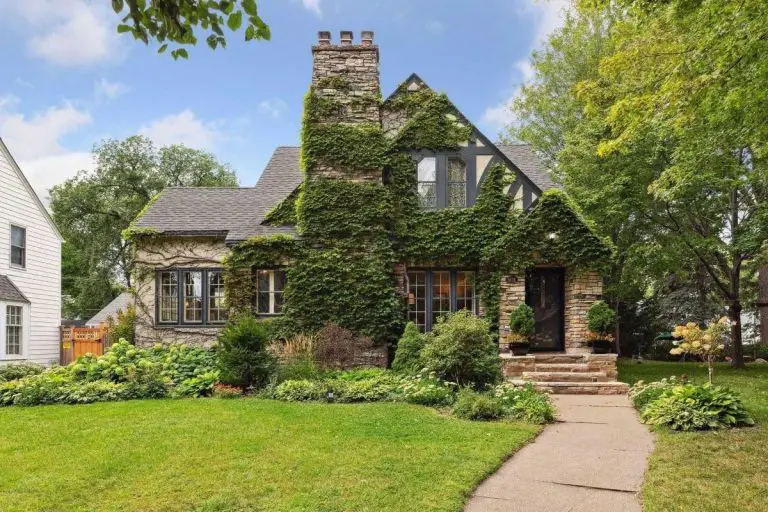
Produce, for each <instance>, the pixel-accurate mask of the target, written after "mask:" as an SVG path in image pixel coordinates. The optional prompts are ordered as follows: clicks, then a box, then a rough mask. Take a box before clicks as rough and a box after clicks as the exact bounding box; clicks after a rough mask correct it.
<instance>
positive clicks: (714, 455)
mask: <svg viewBox="0 0 768 512" xmlns="http://www.w3.org/2000/svg"><path fill="white" fill-rule="evenodd" d="M682 374H685V375H688V377H689V378H690V379H691V380H693V381H694V382H697V383H702V382H706V379H707V368H706V365H704V364H698V363H667V362H658V361H646V362H644V363H642V364H635V363H633V362H631V361H628V360H623V361H619V379H620V380H622V381H624V382H627V383H629V384H632V383H634V382H636V381H637V380H640V379H642V380H644V381H646V382H650V381H654V380H659V379H662V378H664V377H669V376H670V375H678V376H679V375H682ZM714 383H715V384H716V385H718V384H719V385H724V386H728V387H730V388H731V389H732V390H734V391H736V392H738V393H739V394H740V395H741V398H742V400H743V401H744V404H745V405H746V407H747V409H748V410H749V412H750V413H751V414H752V416H753V418H754V419H755V421H756V422H757V426H756V427H753V428H745V429H736V430H730V431H718V432H699V433H672V432H659V434H658V435H657V437H656V450H655V451H654V453H653V455H652V456H651V460H650V464H649V469H648V474H647V477H646V480H645V485H644V486H643V509H644V510H645V511H646V512H655V511H665V512H666V511H673V510H674V511H683V510H686V511H687V510H691V511H694V510H695V511H713V512H714V511H718V512H720V511H723V510H739V511H745V512H746V511H763V510H768V463H767V462H766V461H768V365H763V366H758V365H749V368H748V369H747V370H746V371H744V370H734V369H732V368H731V367H730V366H729V365H727V364H724V363H723V364H718V365H717V367H716V368H715V374H714Z"/></svg>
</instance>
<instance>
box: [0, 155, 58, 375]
mask: <svg viewBox="0 0 768 512" xmlns="http://www.w3.org/2000/svg"><path fill="white" fill-rule="evenodd" d="M11 224H14V225H18V226H21V227H23V228H26V230H27V251H26V259H27V261H26V268H24V269H19V268H13V267H11V262H10V237H11V234H10V226H11ZM0 274H4V275H7V276H8V277H10V278H11V280H12V281H13V282H14V284H15V285H16V286H17V287H18V288H19V290H21V292H22V293H23V294H24V295H25V296H26V298H27V299H28V300H29V301H30V303H31V304H30V305H29V308H28V313H27V315H26V316H27V317H28V319H29V320H28V322H29V323H28V324H27V325H25V327H26V328H27V330H28V333H29V334H28V336H25V338H26V340H27V342H28V343H27V346H25V347H24V348H23V351H24V354H25V356H26V358H27V359H28V360H30V361H34V362H38V363H42V364H49V363H51V362H52V361H58V359H59V327H60V325H61V239H60V238H59V235H58V233H57V232H56V230H55V229H54V228H53V226H52V225H51V223H50V222H49V219H48V217H47V215H46V214H45V212H44V211H43V210H42V209H41V206H40V204H39V202H38V200H37V198H36V196H35V195H34V192H33V191H32V190H31V189H30V188H29V187H28V185H27V184H26V183H25V180H24V179H23V178H21V177H20V176H19V174H18V172H17V168H16V166H15V165H14V163H13V162H12V160H11V158H10V157H9V155H8V154H7V153H6V152H5V150H4V146H3V143H2V142H0ZM2 313H3V314H4V312H2ZM25 323H26V322H25ZM4 354H5V347H0V360H2V358H3V357H4Z"/></svg>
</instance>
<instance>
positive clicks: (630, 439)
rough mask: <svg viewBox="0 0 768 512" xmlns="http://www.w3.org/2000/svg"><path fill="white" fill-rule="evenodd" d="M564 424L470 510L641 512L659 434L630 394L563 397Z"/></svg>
mask: <svg viewBox="0 0 768 512" xmlns="http://www.w3.org/2000/svg"><path fill="white" fill-rule="evenodd" d="M553 399H554V401H555V404H556V405H557V409H558V414H557V423H555V424H553V425H550V426H548V427H547V428H546V429H545V430H544V432H542V433H541V435H540V436H539V437H538V438H536V440H535V441H534V442H533V443H531V444H530V445H528V446H526V447H525V448H523V449H522V450H520V451H519V452H517V453H516V454H515V455H514V456H513V457H512V458H511V459H510V460H508V461H507V462H506V463H504V465H502V466H501V468H500V469H499V470H498V471H497V472H496V473H494V474H493V475H492V476H491V477H489V478H488V479H487V480H486V481H485V482H483V483H482V484H481V485H480V487H478V488H477V489H476V490H475V492H474V493H473V494H472V497H471V498H470V501H469V503H468V504H467V507H466V508H465V511H466V512H502V511H503V512H517V511H525V512H538V511H541V512H561V511H562V512H566V511H567V512H587V511H589V512H602V511H606V512H617V511H630V512H639V511H640V510H641V505H640V501H639V497H638V496H639V491H640V487H641V485H642V483H643V476H644V474H645V468H646V464H647V461H648V456H649V455H650V453H651V451H652V450H653V444H654V438H653V434H652V433H651V432H649V431H648V429H647V428H646V427H645V426H643V425H642V424H641V423H640V421H639V419H638V417H637V413H636V412H635V409H634V408H633V407H632V405H631V404H630V402H629V399H628V398H627V397H626V396H625V395H613V396H600V395H555V396H553Z"/></svg>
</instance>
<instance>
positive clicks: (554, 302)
mask: <svg viewBox="0 0 768 512" xmlns="http://www.w3.org/2000/svg"><path fill="white" fill-rule="evenodd" d="M564 284H565V273H564V272H563V269H561V268H537V269H534V270H531V271H530V272H528V275H527V276H526V280H525V302H526V303H527V304H528V305H529V306H531V307H532V308H533V317H534V320H535V331H534V334H533V336H532V337H531V350H539V351H544V350H548V351H562V350H564V349H565V298H564Z"/></svg>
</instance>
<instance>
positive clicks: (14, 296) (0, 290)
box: [0, 274, 29, 303]
mask: <svg viewBox="0 0 768 512" xmlns="http://www.w3.org/2000/svg"><path fill="white" fill-rule="evenodd" d="M0 300H7V301H9V302H26V303H29V301H28V300H27V298H26V297H25V296H24V294H23V293H21V290H19V289H18V288H16V285H15V284H13V281H11V278H10V277H8V276H4V275H2V274H0Z"/></svg>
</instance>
